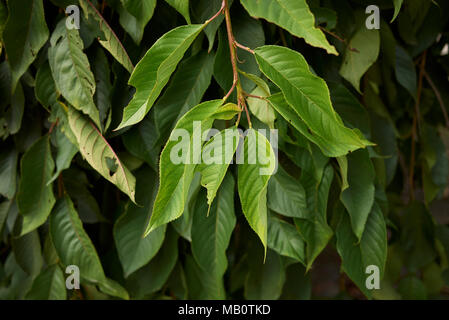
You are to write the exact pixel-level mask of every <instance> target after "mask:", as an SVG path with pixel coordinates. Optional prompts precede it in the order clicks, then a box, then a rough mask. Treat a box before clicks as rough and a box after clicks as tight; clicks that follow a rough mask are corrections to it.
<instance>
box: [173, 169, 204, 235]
mask: <svg viewBox="0 0 449 320" xmlns="http://www.w3.org/2000/svg"><path fill="white" fill-rule="evenodd" d="M200 182H201V174H200V173H199V172H196V173H195V175H194V176H193V180H192V183H191V184H190V188H189V193H188V194H187V200H186V204H185V206H184V212H183V213H182V215H181V217H179V218H178V219H176V220H175V221H173V222H172V223H171V224H172V226H173V227H174V228H175V230H176V232H178V234H179V235H180V236H181V237H183V238H184V239H186V240H187V241H190V242H192V221H193V214H194V213H195V207H196V200H197V198H198V192H199V191H200V190H201V183H200Z"/></svg>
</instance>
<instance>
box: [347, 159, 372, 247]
mask: <svg viewBox="0 0 449 320" xmlns="http://www.w3.org/2000/svg"><path fill="white" fill-rule="evenodd" d="M347 158H348V183H349V187H348V188H347V189H346V190H344V191H343V192H342V193H341V196H340V198H341V201H342V202H343V204H344V205H345V207H346V209H347V210H348V213H349V216H350V218H351V225H352V230H353V231H354V234H355V235H356V237H357V238H358V239H359V240H360V239H361V238H362V234H363V230H364V229H365V224H366V221H367V220H368V216H369V214H370V212H371V208H372V206H373V203H374V191H375V190H374V189H375V188H374V179H375V171H374V166H373V164H372V162H371V159H370V157H369V153H368V151H367V150H357V151H355V152H353V153H351V154H350V155H348V156H347Z"/></svg>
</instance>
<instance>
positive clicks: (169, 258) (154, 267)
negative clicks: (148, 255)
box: [126, 227, 178, 297]
mask: <svg viewBox="0 0 449 320" xmlns="http://www.w3.org/2000/svg"><path fill="white" fill-rule="evenodd" d="M177 260H178V234H177V233H176V232H175V231H174V230H173V229H172V228H170V227H169V228H167V235H166V237H165V241H164V244H163V245H162V247H161V249H160V250H159V251H158V253H157V255H156V256H155V257H154V258H153V259H152V260H151V261H150V263H148V264H147V265H146V266H144V267H143V268H141V269H139V270H137V271H136V272H134V273H133V274H131V275H130V276H129V277H128V279H126V284H127V288H129V290H130V293H131V295H132V296H135V297H143V296H145V295H147V294H151V293H153V292H156V291H158V290H160V289H161V288H162V286H163V285H164V284H165V283H166V281H167V279H168V277H169V276H170V273H171V272H172V270H173V268H174V267H175V264H176V261H177Z"/></svg>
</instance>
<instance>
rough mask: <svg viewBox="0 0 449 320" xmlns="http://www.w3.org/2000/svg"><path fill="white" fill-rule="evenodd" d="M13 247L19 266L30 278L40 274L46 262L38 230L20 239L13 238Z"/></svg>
mask: <svg viewBox="0 0 449 320" xmlns="http://www.w3.org/2000/svg"><path fill="white" fill-rule="evenodd" d="M12 247H13V251H14V256H15V257H16V261H17V264H18V265H20V267H21V268H22V269H23V271H25V272H26V273H27V274H29V275H30V276H32V277H34V276H36V275H37V274H39V272H40V270H41V268H42V265H43V263H44V260H43V259H42V253H41V251H42V249H41V243H40V239H39V233H38V232H37V230H34V231H32V232H29V233H27V234H25V235H23V236H21V237H20V238H13V240H12Z"/></svg>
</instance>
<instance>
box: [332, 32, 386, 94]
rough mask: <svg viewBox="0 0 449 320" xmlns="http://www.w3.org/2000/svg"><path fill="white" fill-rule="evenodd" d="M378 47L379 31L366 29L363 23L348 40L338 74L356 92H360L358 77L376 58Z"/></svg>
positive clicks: (360, 76)
mask: <svg viewBox="0 0 449 320" xmlns="http://www.w3.org/2000/svg"><path fill="white" fill-rule="evenodd" d="M379 49H380V35H379V31H378V30H376V29H374V30H368V29H367V28H366V26H365V25H363V26H361V27H360V29H359V30H358V31H357V32H356V33H355V35H354V36H353V37H352V38H351V40H350V41H349V44H348V47H347V48H346V52H345V56H344V58H343V64H342V65H341V68H340V75H341V76H342V77H343V78H345V79H346V80H348V81H349V82H350V83H351V84H352V85H353V86H354V88H355V89H356V90H357V91H358V92H361V90H360V79H361V78H362V76H363V75H364V74H365V72H366V71H367V70H368V69H369V67H371V66H372V65H373V63H374V62H375V61H376V60H377V57H378V55H379Z"/></svg>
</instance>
